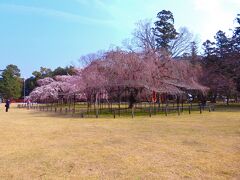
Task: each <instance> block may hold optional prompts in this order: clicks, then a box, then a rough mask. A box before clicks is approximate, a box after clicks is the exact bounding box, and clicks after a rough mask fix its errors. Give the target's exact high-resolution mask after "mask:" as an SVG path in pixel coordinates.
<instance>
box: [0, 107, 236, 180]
mask: <svg viewBox="0 0 240 180" xmlns="http://www.w3.org/2000/svg"><path fill="white" fill-rule="evenodd" d="M82 178H83V179H84V178H85V179H181V178H191V179H234V178H236V179H240V109H235V110H234V111H233V112H229V111H225V112H217V111H216V112H211V113H209V112H203V114H201V115H200V114H199V112H194V113H192V114H191V115H189V114H188V113H184V114H183V115H181V116H178V115H177V114H171V115H169V116H167V117H166V116H164V115H160V116H152V117H151V118H149V117H148V116H145V117H141V116H137V117H135V118H134V119H132V118H131V117H120V118H119V117H117V118H116V119H113V118H112V117H109V118H105V119H103V118H98V119H95V118H94V119H90V118H87V119H81V118H70V117H64V116H55V115H53V114H46V113H45V112H37V111H33V110H25V109H17V108H13V107H12V108H11V109H10V112H9V113H5V112H4V110H3V105H1V107H0V179H82Z"/></svg>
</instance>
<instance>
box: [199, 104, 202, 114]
mask: <svg viewBox="0 0 240 180" xmlns="http://www.w3.org/2000/svg"><path fill="white" fill-rule="evenodd" d="M199 111H200V114H202V106H201V104H199Z"/></svg>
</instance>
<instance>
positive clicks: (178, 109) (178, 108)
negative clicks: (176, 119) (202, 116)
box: [177, 106, 180, 115]
mask: <svg viewBox="0 0 240 180" xmlns="http://www.w3.org/2000/svg"><path fill="white" fill-rule="evenodd" d="M177 111H178V115H180V106H178V107H177Z"/></svg>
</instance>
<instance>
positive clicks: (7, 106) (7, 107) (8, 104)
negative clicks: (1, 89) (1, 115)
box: [5, 99, 10, 112]
mask: <svg viewBox="0 0 240 180" xmlns="http://www.w3.org/2000/svg"><path fill="white" fill-rule="evenodd" d="M5 107H6V112H8V109H9V108H10V100H9V99H8V100H7V101H6V104H5Z"/></svg>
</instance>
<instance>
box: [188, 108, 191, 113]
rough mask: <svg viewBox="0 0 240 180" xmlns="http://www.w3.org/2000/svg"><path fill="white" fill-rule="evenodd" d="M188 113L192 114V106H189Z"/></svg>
mask: <svg viewBox="0 0 240 180" xmlns="http://www.w3.org/2000/svg"><path fill="white" fill-rule="evenodd" d="M188 114H191V106H188Z"/></svg>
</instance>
